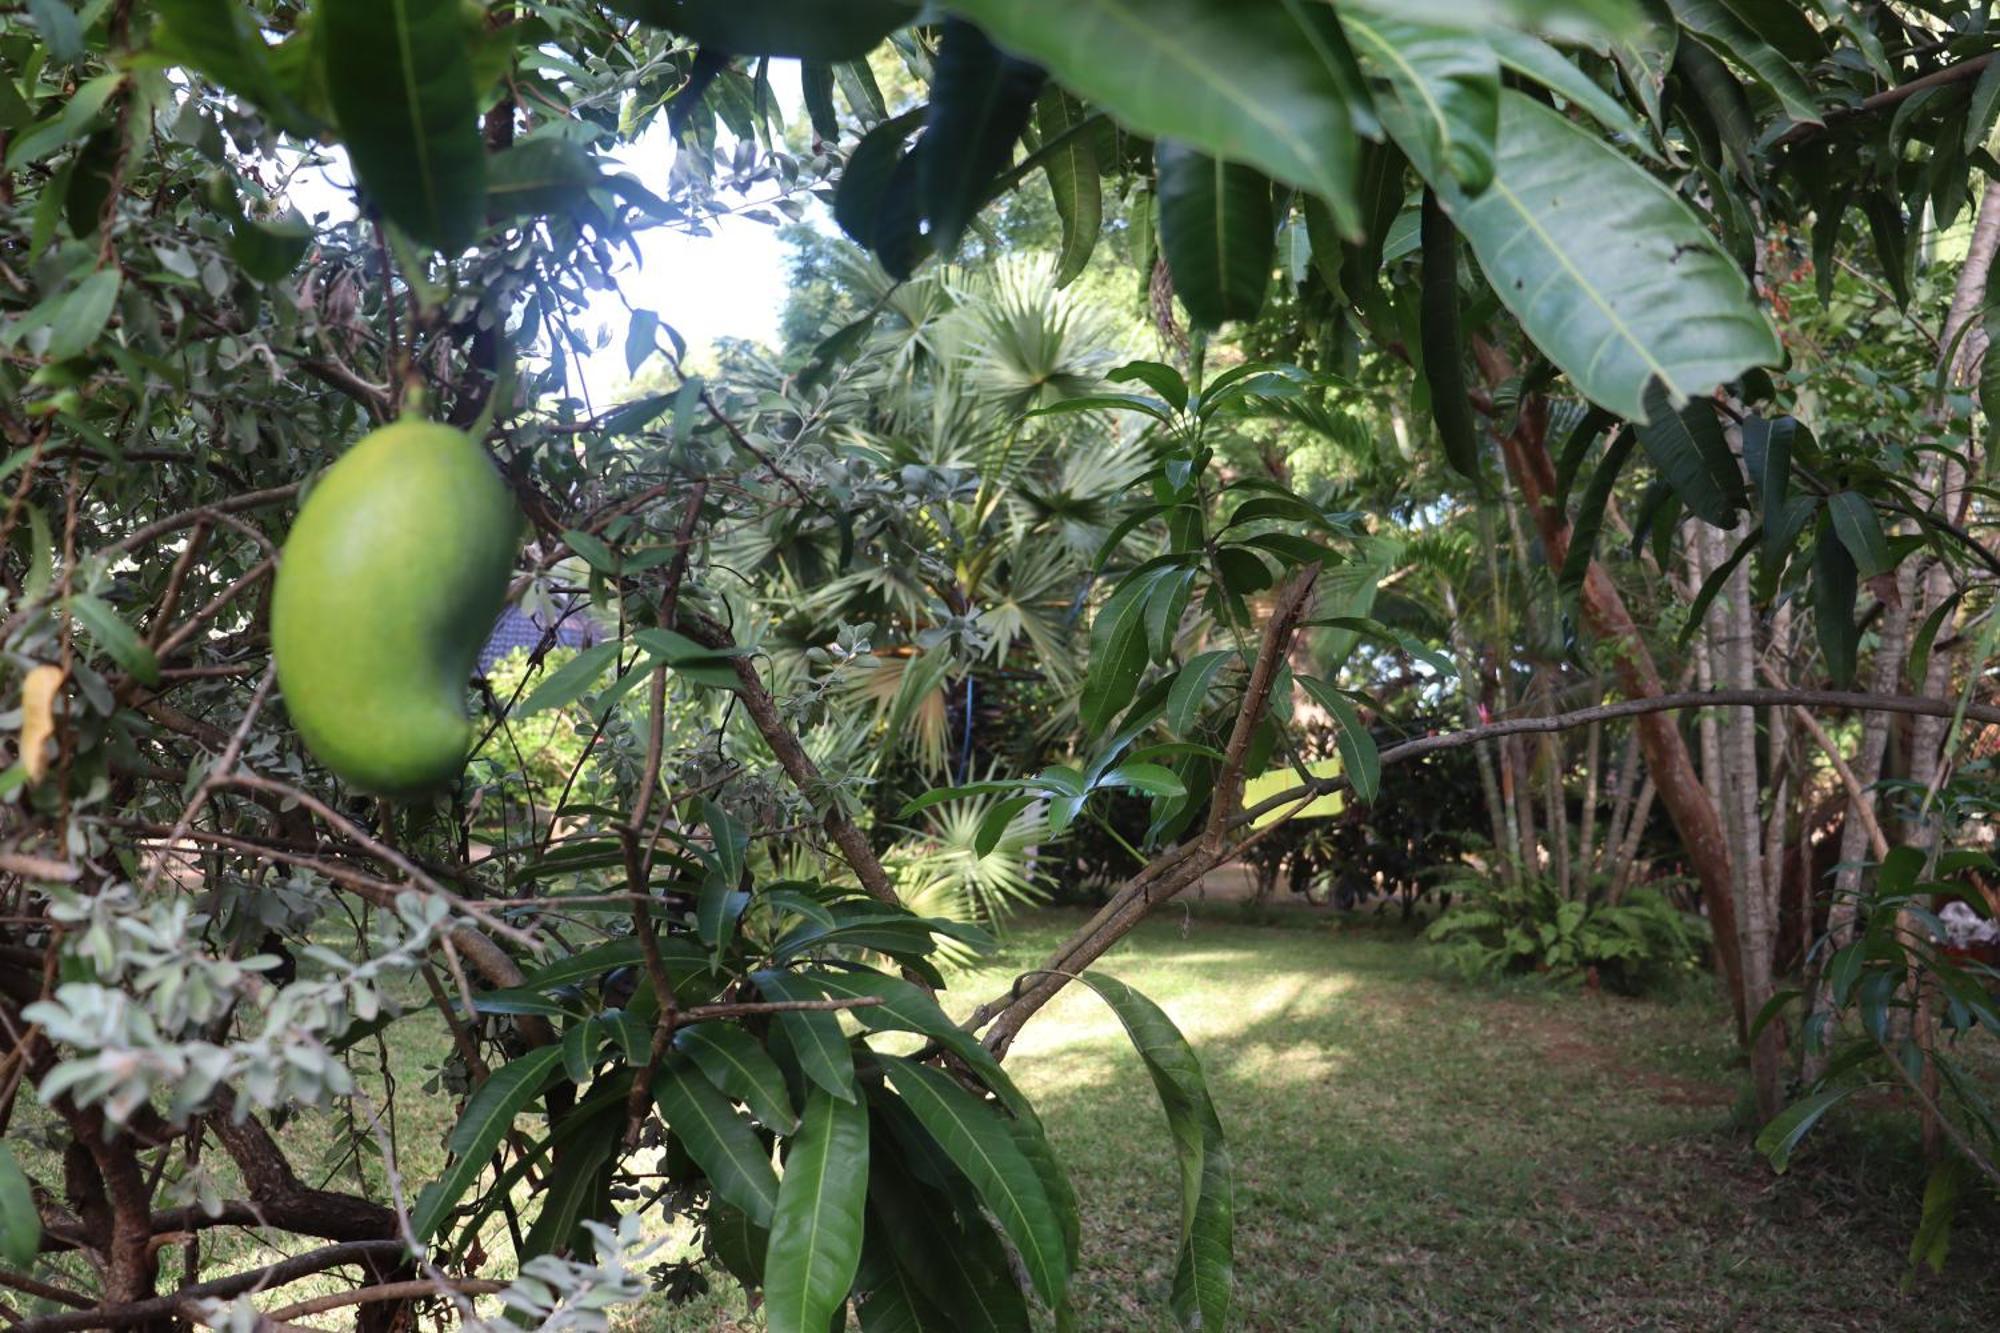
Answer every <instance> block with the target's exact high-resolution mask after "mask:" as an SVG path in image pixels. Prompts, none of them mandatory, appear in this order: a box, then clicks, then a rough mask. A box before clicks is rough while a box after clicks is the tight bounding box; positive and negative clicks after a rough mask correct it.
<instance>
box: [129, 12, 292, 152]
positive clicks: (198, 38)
mask: <svg viewBox="0 0 2000 1333" xmlns="http://www.w3.org/2000/svg"><path fill="white" fill-rule="evenodd" d="M157 4H158V7H159V14H160V21H159V22H158V23H156V24H154V26H153V38H152V46H153V50H154V51H155V52H157V53H158V54H160V55H162V56H165V57H166V58H167V59H168V60H171V61H174V62H176V63H178V64H181V65H184V66H186V67H187V68H189V69H191V70H194V71H196V72H197V73H200V74H203V75H205V76H207V77H208V78H209V79H212V80H213V81H214V82H215V83H216V84H218V85H219V86H221V87H223V88H226V89H228V90H229V91H230V92H232V93H235V94H236V95H237V96H238V97H241V98H242V99H243V100H244V101H246V102H250V103H253V104H255V105H256V106H257V107H259V108H261V109H262V110H263V111H264V113H265V114H266V115H268V116H270V117H271V119H272V121H274V122H275V123H276V124H277V126H278V127H279V128H280V129H283V130H287V131H289V132H291V133H293V134H297V135H307V134H311V133H313V132H314V131H315V130H316V129H317V128H318V126H316V125H315V124H314V122H313V118H312V116H311V115H309V114H307V112H306V110H305V108H303V107H301V106H300V105H299V104H298V102H297V101H296V100H295V99H293V98H292V97H291V96H290V95H289V94H288V93H287V92H286V91H285V90H284V88H283V86H282V85H281V84H280V83H279V82H278V79H277V77H276V76H275V75H274V74H273V73H272V71H271V64H270V57H269V55H268V51H269V48H268V46H267V45H266V43H265V41H264V38H263V35H262V34H261V33H260V32H259V31H258V29H257V24H256V21H255V18H254V16H253V15H252V13H251V10H250V7H249V6H248V5H246V4H244V3H243V0H157Z"/></svg>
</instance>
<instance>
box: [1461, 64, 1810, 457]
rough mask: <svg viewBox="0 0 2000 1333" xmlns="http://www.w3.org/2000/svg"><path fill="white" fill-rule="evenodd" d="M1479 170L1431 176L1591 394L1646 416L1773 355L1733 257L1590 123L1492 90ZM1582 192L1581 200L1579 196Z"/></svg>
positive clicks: (1553, 353)
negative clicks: (1491, 128) (1661, 394)
mask: <svg viewBox="0 0 2000 1333" xmlns="http://www.w3.org/2000/svg"><path fill="white" fill-rule="evenodd" d="M1495 144H1496V150H1497V156H1496V159H1495V163H1494V176H1493V182H1492V184H1491V185H1489V186H1488V187H1487V188H1486V189H1485V190H1484V191H1483V192H1481V193H1480V194H1479V195H1477V196H1476V197H1475V196H1472V195H1470V194H1468V193H1466V192H1465V191H1464V190H1462V189H1461V188H1460V187H1459V186H1458V185H1457V183H1456V181H1455V180H1452V179H1450V178H1449V177H1446V178H1444V179H1442V180H1440V179H1438V178H1436V177H1431V178H1429V179H1430V183H1431V185H1432V187H1433V188H1434V189H1436V190H1437V192H1438V197H1439V199H1440V200H1442V201H1443V203H1444V206H1445V211H1446V212H1447V213H1449V214H1450V215H1451V219H1452V221H1453V222H1454V223H1456V224H1457V226H1458V229H1459V232H1460V233H1461V234H1462V235H1463V236H1464V237H1465V238H1466V241H1467V242H1468V243H1469V244H1470V245H1471V246H1472V250H1473V254H1474V255H1475V256H1477V258H1478V260H1479V264H1480V267H1481V268H1482V269H1483V270H1485V273H1486V277H1487V280H1488V281H1489V282H1490V283H1491V284H1492V286H1493V290H1494V292H1495V293H1496V294H1497V295H1498V296H1499V297H1500V300H1501V301H1502V302H1503V303H1504V304H1505V305H1506V306H1507V308H1508V309H1509V310H1510V311H1512V312H1513V313H1514V315H1515V317H1516V318H1518V319H1519V320H1520V321H1521V324H1522V327H1523V328H1524V329H1525V330H1526V331H1527V333H1528V336H1529V337H1530V338H1532V339H1533V340H1534V342H1535V345H1536V346H1537V347H1539V348H1541V350H1542V351H1543V352H1544V353H1545V354H1546V355H1547V356H1548V358H1549V359H1550V360H1551V361H1553V362H1555V363H1556V365H1557V366H1559V367H1561V368H1562V369H1563V370H1564V371H1565V372H1567V373H1568V374H1569V376H1570V378H1571V380H1572V381H1573V382H1574V383H1575V384H1576V387H1577V389H1578V390H1579V391H1580V392H1581V393H1582V394H1583V395H1584V396H1585V397H1587V398H1589V399H1590V400H1591V401H1592V402H1595V403H1598V404H1600V405H1601V406H1603V407H1606V408H1608V409H1610V410H1611V411H1613V412H1615V413H1617V414H1618V415H1619V416H1622V417H1625V418H1627V419H1630V420H1646V419H1648V410H1647V406H1646V401H1645V393H1646V387H1647V385H1648V384H1649V383H1651V382H1652V381H1653V380H1655V379H1657V380H1659V381H1660V382H1661V384H1662V385H1664V387H1665V389H1666V394H1667V401H1668V403H1669V404H1670V405H1671V404H1675V403H1679V402H1681V401H1683V400H1685V399H1687V398H1688V397H1690V396H1692V395H1697V394H1702V393H1706V392H1707V391H1708V390H1709V389H1711V388H1712V387H1714V386H1715V385H1716V384H1718V383H1720V382H1722V381H1724V380H1729V379H1734V378H1736V377H1737V376H1738V375H1739V374H1741V373H1742V371H1743V370H1745V369H1746V368H1748V367H1750V366H1754V365H1766V364H1773V363H1775V362H1776V361H1777V360H1778V359H1779V356H1780V349H1779V347H1778V340H1777V335H1776V333H1775V332H1774V331H1773V330H1772V328H1771V324H1770V321H1769V320H1768V319H1767V318H1766V317H1765V316H1764V314H1763V312H1762V311H1761V310H1759V309H1758V308H1757V306H1756V304H1755V303H1754V302H1753V301H1752V300H1751V299H1750V289H1749V286H1748V284H1747V283H1746V282H1745V281H1744V278H1743V274H1742V272H1741V271H1740V270H1739V269H1738V268H1737V266H1736V263H1735V261H1734V260H1732V259H1731V258H1730V257H1729V255H1728V254H1727V253H1726V252H1725V251H1724V250H1723V249H1722V247H1721V246H1720V245H1718V244H1717V243H1716V242H1715V240H1714V239H1713V238H1712V237H1711V236H1710V235H1709V232H1708V229H1707V227H1705V226H1704V225H1703V224H1702V223H1701V221H1700V220H1699V219H1697V218H1696V217H1695V216H1694V214H1693V213H1692V212H1690V211H1689V209H1688V207H1687V205H1686V204H1684V203H1682V202H1681V201H1680V199H1678V198H1677V197H1676V196H1675V195H1674V194H1673V192H1672V191H1671V190H1669V189H1667V188H1666V187H1665V186H1663V185H1661V184H1660V183H1659V182H1657V181H1655V180H1654V179H1653V178H1652V177H1651V176H1650V175H1648V174H1647V173H1646V171H1645V170H1644V169H1642V168H1641V167H1639V166H1638V165H1636V164H1635V163H1633V162H1631V161H1630V160H1629V159H1627V158H1626V157H1624V156H1623V155H1622V154H1620V153H1619V152H1618V151H1617V150H1616V149H1614V148H1612V147H1610V146H1608V145H1606V144H1604V143H1603V142H1601V141H1600V140H1599V139H1598V138H1597V137H1596V136H1595V135H1593V134H1591V133H1590V132H1588V131H1587V130H1584V129H1582V128H1580V127H1578V126H1577V125H1574V124H1572V123H1571V122H1570V121H1569V120H1567V119H1565V118H1564V117H1563V116H1562V115H1560V114H1559V113H1557V112H1555V111H1552V110H1550V109H1549V108H1547V107H1544V106H1542V105H1540V104H1539V103H1537V102H1535V101H1534V100H1533V99H1532V98H1529V97H1525V96H1523V95H1522V94H1520V93H1515V92H1503V93H1502V94H1501V97H1500V129H1499V134H1498V137H1497V139H1496V140H1495ZM1583 200H1588V201H1589V207H1579V206H1578V203H1579V201H1583Z"/></svg>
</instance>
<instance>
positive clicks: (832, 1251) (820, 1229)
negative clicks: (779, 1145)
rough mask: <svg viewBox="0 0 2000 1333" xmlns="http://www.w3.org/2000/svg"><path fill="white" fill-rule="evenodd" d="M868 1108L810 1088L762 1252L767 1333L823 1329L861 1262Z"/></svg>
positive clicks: (815, 1332) (808, 1332) (804, 1332)
mask: <svg viewBox="0 0 2000 1333" xmlns="http://www.w3.org/2000/svg"><path fill="white" fill-rule="evenodd" d="M867 1200H868V1110H867V1108H866V1107H864V1106H863V1105H862V1104H861V1102H860V1101H859V1100H854V1101H842V1100H841V1099H839V1098H836V1097H834V1096H832V1095H831V1094H829V1093H827V1092H826V1091H825V1090H824V1089H818V1088H815V1089H814V1090H813V1091H812V1092H811V1093H810V1094H809V1095H808V1096H807V1098H806V1113H805V1119H804V1121H803V1123H802V1124H801V1125H800V1126H799V1132H798V1133H797V1134H795V1135H793V1136H792V1139H791V1151H790V1152H789V1153H788V1154H787V1156H786V1158H785V1174H784V1178H783V1180H782V1181H781V1182H780V1183H779V1186H778V1203H777V1208H776V1210H775V1211H774V1212H773V1214H772V1217H771V1240H770V1244H769V1245H768V1246H767V1247H766V1249H765V1251H764V1313H765V1318H766V1320H767V1321H768V1326H769V1328H770V1333H826V1330H827V1327H828V1326H829V1325H830V1324H831V1323H832V1322H833V1316H834V1312H835V1311H837V1310H839V1309H840V1307H841V1305H842V1303H843V1302H845V1301H846V1299H847V1292H848V1289H849V1288H850V1287H851V1286H852V1285H853V1284H854V1274H855V1272H856V1270H857V1269H859V1267H860V1266H861V1224H862V1213H863V1209H864V1207H865V1205H866V1203H867Z"/></svg>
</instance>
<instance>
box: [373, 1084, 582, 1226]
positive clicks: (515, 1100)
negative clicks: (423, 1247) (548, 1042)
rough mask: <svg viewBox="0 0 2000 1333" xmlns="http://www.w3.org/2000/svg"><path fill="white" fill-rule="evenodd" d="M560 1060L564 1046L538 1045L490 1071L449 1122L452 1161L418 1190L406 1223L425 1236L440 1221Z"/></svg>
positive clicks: (468, 1187)
mask: <svg viewBox="0 0 2000 1333" xmlns="http://www.w3.org/2000/svg"><path fill="white" fill-rule="evenodd" d="M561 1060H562V1048H561V1047H558V1046H542V1047H538V1048H536V1049H535V1050H532V1051H529V1052H528V1053H527V1054H526V1055H524V1056H522V1057H520V1058H519V1059H517V1060H510V1061H508V1062H507V1063H506V1064H504V1065H502V1066H500V1068H498V1069H496V1070H494V1071H493V1073H492V1075H491V1077H489V1078H488V1079H487V1080H486V1081H485V1082H484V1083H482V1084H480V1085H479V1089H478V1091H476V1092H474V1093H473V1094H472V1096H471V1098H470V1099H469V1100H468V1101H467V1102H466V1103H465V1111H464V1112H463V1113H462V1114H461V1115H460V1116H459V1118H458V1124H457V1125H455V1126H453V1128H452V1131H451V1138H450V1139H449V1140H447V1141H446V1145H445V1146H446V1147H448V1148H449V1149H450V1150H451V1153H452V1163H451V1166H450V1167H449V1168H448V1169H447V1170H446V1171H445V1173H444V1175H443V1177H442V1178H440V1179H439V1180H437V1181H434V1182H433V1183H431V1184H430V1185H427V1186H425V1187H424V1190H423V1192H422V1193H421V1194H419V1195H418V1196H417V1206H416V1210H415V1212H413V1213H412V1214H411V1216H410V1226H411V1228H412V1230H414V1231H415V1232H416V1236H417V1239H418V1240H427V1239H429V1238H430V1236H431V1235H432V1234H433V1233H435V1232H436V1231H437V1228H438V1223H440V1222H442V1221H443V1220H444V1215H445V1214H446V1213H447V1212H449V1211H451V1209H452V1207H453V1206H454V1205H456V1204H457V1203H458V1201H459V1200H460V1199H461V1198H463V1197H465V1192H466V1191H467V1190H468V1189H471V1188H472V1182H473V1181H475V1180H477V1179H479V1173H480V1172H482V1171H484V1170H485V1169H486V1164H487V1159H488V1158H490V1157H492V1156H493V1150H494V1149H495V1148H497V1147H499V1146H500V1140H501V1138H502V1137H503V1136H505V1134H506V1133H507V1131H508V1129H509V1128H510V1127H512V1125H513V1123H514V1117H515V1116H517V1115H519V1114H520V1113H521V1111H522V1110H523V1109H524V1108H525V1107H526V1106H527V1105H528V1103H529V1102H532V1101H533V1100H534V1099H535V1098H536V1097H537V1096H539V1095H541V1091H542V1089H543V1087H544V1086H546V1085H547V1083H548V1081H549V1079H550V1078H551V1077H552V1076H553V1075H554V1074H555V1072H556V1067H557V1065H558V1064H559V1063H560V1062H561Z"/></svg>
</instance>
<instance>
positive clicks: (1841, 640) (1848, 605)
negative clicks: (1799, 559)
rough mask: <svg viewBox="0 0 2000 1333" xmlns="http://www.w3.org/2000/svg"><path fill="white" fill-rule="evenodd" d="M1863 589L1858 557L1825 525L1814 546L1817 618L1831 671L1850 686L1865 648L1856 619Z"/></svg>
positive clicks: (1841, 685)
mask: <svg viewBox="0 0 2000 1333" xmlns="http://www.w3.org/2000/svg"><path fill="white" fill-rule="evenodd" d="M1857 591H1859V588H1858V585H1857V581H1856V579H1855V571H1854V557H1853V556H1851V555H1849V554H1848V553H1847V547H1846V546H1845V545H1844V544H1843V543H1842V542H1841V541H1840V539H1839V538H1838V537H1837V536H1836V535H1835V534H1834V533H1833V531H1832V530H1831V529H1830V528H1821V529H1820V534H1819V542H1818V544H1817V545H1816V546H1815V547H1814V548H1813V572H1812V605H1813V620H1814V622H1815V623H1816V625H1817V627H1818V630H1819V647H1820V651H1821V652H1822V653H1824V654H1826V670H1827V674H1828V675H1829V676H1831V677H1833V683H1834V684H1835V685H1836V686H1837V687H1839V688H1841V689H1846V688H1847V687H1848V686H1849V685H1851V684H1853V682H1854V666H1855V658H1856V655H1857V654H1858V653H1859V651H1860V648H1861V628H1860V626H1858V625H1856V624H1855V623H1854V596H1855V593H1856V592H1857Z"/></svg>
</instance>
